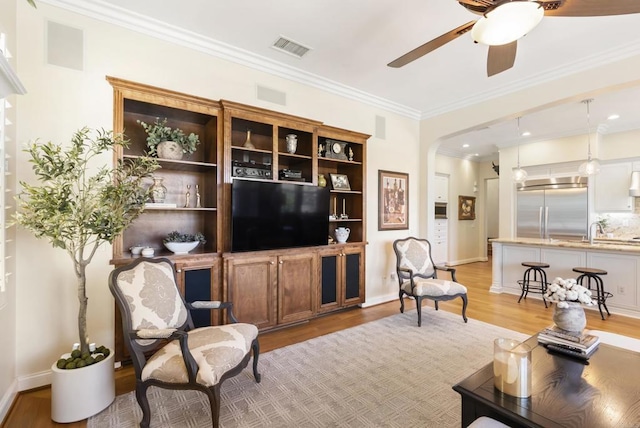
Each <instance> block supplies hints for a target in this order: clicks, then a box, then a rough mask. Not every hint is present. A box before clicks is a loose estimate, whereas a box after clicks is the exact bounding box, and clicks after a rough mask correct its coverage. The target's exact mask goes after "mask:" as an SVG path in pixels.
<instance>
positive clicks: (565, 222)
mask: <svg viewBox="0 0 640 428" xmlns="http://www.w3.org/2000/svg"><path fill="white" fill-rule="evenodd" d="M588 222H589V207H588V197H587V179H586V178H585V177H563V178H552V179H544V180H529V181H527V182H526V183H525V184H523V185H520V187H518V193H517V213H516V224H517V236H518V237H520V238H543V239H548V238H554V239H580V238H582V237H586V236H587V235H588V228H589V224H588Z"/></svg>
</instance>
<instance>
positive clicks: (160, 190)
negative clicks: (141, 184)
mask: <svg viewBox="0 0 640 428" xmlns="http://www.w3.org/2000/svg"><path fill="white" fill-rule="evenodd" d="M162 180H164V178H162V177H153V184H152V185H151V187H150V188H149V190H150V191H151V192H150V193H151V201H152V202H154V203H162V202H164V198H165V197H166V196H167V188H166V187H164V184H162Z"/></svg>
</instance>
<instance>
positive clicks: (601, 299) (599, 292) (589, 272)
mask: <svg viewBox="0 0 640 428" xmlns="http://www.w3.org/2000/svg"><path fill="white" fill-rule="evenodd" d="M573 271H574V272H578V273H579V274H581V275H580V276H579V277H578V278H577V279H576V282H577V283H578V284H580V285H582V286H583V287H586V288H588V289H589V290H591V281H593V282H594V283H595V285H596V298H595V300H596V301H597V302H598V310H599V311H600V316H601V317H602V319H604V314H603V313H602V307H603V306H604V309H605V311H607V316H610V315H611V314H610V313H609V309H608V308H607V299H608V298H609V297H613V294H611V293H609V292H607V291H604V284H603V283H602V278H600V275H606V274H607V271H606V270H602V269H595V268H588V267H576V268H573ZM584 278H587V285H586V286H585V285H584V284H583V282H584Z"/></svg>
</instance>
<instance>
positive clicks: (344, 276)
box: [318, 244, 364, 313]
mask: <svg viewBox="0 0 640 428" xmlns="http://www.w3.org/2000/svg"><path fill="white" fill-rule="evenodd" d="M318 253H319V259H320V263H319V266H318V268H319V275H318V277H319V287H318V302H319V303H318V313H324V312H328V311H333V310H336V309H341V308H344V307H347V306H353V305H357V304H360V303H362V302H364V247H363V246H361V245H341V244H336V245H335V246H333V247H329V248H327V249H323V250H320V251H319V252H318Z"/></svg>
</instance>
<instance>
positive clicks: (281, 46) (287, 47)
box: [271, 36, 311, 58]
mask: <svg viewBox="0 0 640 428" xmlns="http://www.w3.org/2000/svg"><path fill="white" fill-rule="evenodd" d="M271 47H272V48H274V49H277V50H279V51H281V52H284V53H287V54H289V55H293V56H295V57H297V58H302V57H303V56H304V55H305V54H306V53H307V52H309V51H310V50H311V48H308V47H306V46H303V45H301V44H300V43H298V42H294V41H293V40H289V39H286V38H284V37H282V36H280V38H279V39H278V40H276V41H275V43H274V44H273V45H272V46H271Z"/></svg>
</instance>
